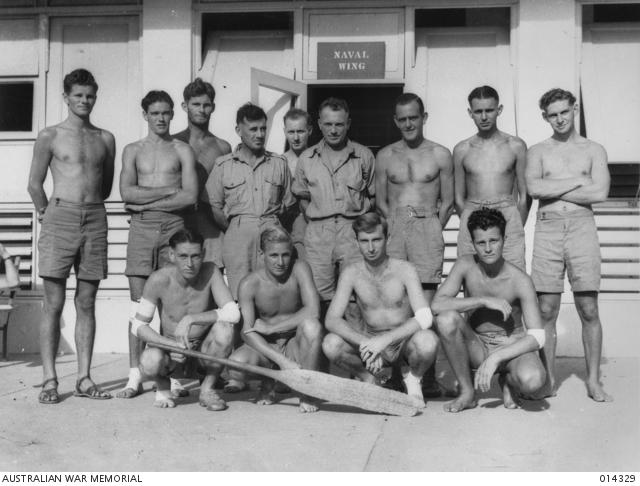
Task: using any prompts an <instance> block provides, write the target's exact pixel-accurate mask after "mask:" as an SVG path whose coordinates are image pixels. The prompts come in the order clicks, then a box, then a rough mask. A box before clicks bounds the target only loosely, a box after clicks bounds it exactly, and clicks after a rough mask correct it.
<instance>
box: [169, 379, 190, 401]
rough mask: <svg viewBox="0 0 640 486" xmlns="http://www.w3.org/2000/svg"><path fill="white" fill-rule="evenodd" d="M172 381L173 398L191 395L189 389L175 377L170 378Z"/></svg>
mask: <svg viewBox="0 0 640 486" xmlns="http://www.w3.org/2000/svg"><path fill="white" fill-rule="evenodd" d="M169 380H170V381H171V396H172V397H173V398H185V397H188V396H189V390H187V389H185V388H184V387H183V386H182V383H180V382H179V381H178V380H176V379H175V378H169Z"/></svg>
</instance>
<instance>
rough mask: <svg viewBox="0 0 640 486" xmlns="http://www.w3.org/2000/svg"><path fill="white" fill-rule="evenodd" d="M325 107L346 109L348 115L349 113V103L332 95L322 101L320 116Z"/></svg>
mask: <svg viewBox="0 0 640 486" xmlns="http://www.w3.org/2000/svg"><path fill="white" fill-rule="evenodd" d="M325 108H329V109H330V110H331V111H340V110H342V111H344V112H345V113H346V114H347V115H349V105H348V104H347V102H346V101H345V100H343V99H342V98H334V97H330V98H327V99H326V100H324V101H323V102H322V103H320V107H319V108H318V116H319V115H320V113H322V110H324V109H325Z"/></svg>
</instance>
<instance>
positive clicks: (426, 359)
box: [322, 213, 438, 403]
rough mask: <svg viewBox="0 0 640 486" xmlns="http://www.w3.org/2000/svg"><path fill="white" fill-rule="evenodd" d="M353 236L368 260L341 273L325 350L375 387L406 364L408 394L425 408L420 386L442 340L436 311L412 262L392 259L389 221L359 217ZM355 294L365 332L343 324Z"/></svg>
mask: <svg viewBox="0 0 640 486" xmlns="http://www.w3.org/2000/svg"><path fill="white" fill-rule="evenodd" d="M353 231H354V232H355V236H356V239H357V242H358V247H359V249H360V253H362V256H363V257H364V261H362V262H357V263H353V264H351V265H349V266H348V267H346V268H345V269H344V270H343V272H342V273H341V274H340V278H339V279H338V287H337V290H336V294H335V297H334V298H333V300H332V302H331V305H330V306H329V310H328V311H327V318H326V326H327V329H328V330H329V331H330V334H328V335H327V336H326V337H325V339H324V342H323V343H322V349H323V350H324V353H325V354H326V355H327V357H328V358H329V360H330V361H331V362H332V363H334V364H335V365H337V366H339V367H341V368H344V369H346V370H348V371H350V372H351V373H353V374H354V375H355V376H356V377H358V378H359V379H361V380H362V381H364V382H368V383H376V381H377V378H376V377H377V375H379V373H380V372H381V371H382V368H383V367H385V366H391V365H393V364H395V363H399V364H401V365H404V366H403V367H402V376H403V381H404V385H405V387H406V391H407V394H409V395H411V396H412V397H414V398H417V399H418V400H420V401H421V402H423V403H424V398H423V395H422V389H421V384H420V382H421V380H422V375H424V373H425V371H426V370H427V368H428V367H429V366H431V364H432V363H433V361H434V360H435V358H436V353H437V349H438V338H437V337H436V335H435V334H434V332H433V331H432V330H431V329H429V327H430V326H431V321H432V318H431V311H430V309H429V306H428V304H427V301H426V300H425V298H424V293H423V291H422V285H421V283H420V278H419V277H418V273H417V271H416V269H415V267H414V266H413V265H412V264H411V263H409V262H406V261H403V260H397V259H395V258H389V256H388V255H387V222H386V220H385V219H384V218H383V217H382V216H380V215H379V214H377V213H366V214H363V215H361V216H358V218H357V219H356V220H355V221H354V222H353ZM352 294H355V297H356V303H357V304H358V307H359V308H360V311H361V312H362V317H363V320H364V329H355V328H354V327H352V326H351V325H349V323H347V321H346V320H345V319H344V312H345V310H346V309H347V305H348V303H349V299H350V298H351V295H352Z"/></svg>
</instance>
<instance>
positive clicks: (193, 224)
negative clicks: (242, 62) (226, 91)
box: [174, 78, 231, 267]
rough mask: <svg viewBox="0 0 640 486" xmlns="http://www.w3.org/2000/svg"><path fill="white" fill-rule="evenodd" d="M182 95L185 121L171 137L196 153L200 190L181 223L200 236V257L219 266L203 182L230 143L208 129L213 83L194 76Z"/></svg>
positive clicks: (217, 236) (217, 238) (217, 235)
mask: <svg viewBox="0 0 640 486" xmlns="http://www.w3.org/2000/svg"><path fill="white" fill-rule="evenodd" d="M183 97H184V101H183V102H182V109H183V110H184V111H185V112H186V113H187V123H188V125H187V128H186V129H184V130H183V131H181V132H180V133H177V134H175V135H174V137H175V138H177V139H178V140H182V141H183V142H184V143H188V144H189V145H190V146H191V148H192V149H193V151H194V152H195V154H196V171H197V173H198V188H199V191H200V196H199V198H198V204H197V208H196V210H195V211H193V212H191V213H189V214H188V215H187V216H186V217H185V224H186V226H187V227H189V228H194V229H197V230H198V232H199V233H200V234H201V235H202V236H204V261H205V262H214V263H215V264H216V265H218V266H219V267H222V232H221V230H220V228H219V227H218V225H217V224H216V222H215V221H214V219H213V214H212V212H211V206H209V195H208V194H207V192H206V190H205V184H206V183H207V179H208V178H209V174H210V173H211V169H213V164H214V162H215V161H216V159H217V158H218V157H220V156H222V155H226V154H228V153H230V152H231V145H229V143H228V142H226V141H225V140H222V139H221V138H219V137H216V136H215V135H214V134H213V133H211V132H210V131H209V120H210V119H211V114H212V113H213V111H214V110H215V107H216V105H215V103H214V100H215V98H216V91H215V90H214V89H213V86H211V84H209V83H207V82H205V81H203V80H202V79H200V78H196V79H195V80H193V82H191V83H189V84H188V85H187V86H186V87H185V88H184V92H183Z"/></svg>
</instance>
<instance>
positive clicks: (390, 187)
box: [376, 93, 453, 398]
mask: <svg viewBox="0 0 640 486" xmlns="http://www.w3.org/2000/svg"><path fill="white" fill-rule="evenodd" d="M427 116H428V115H427V113H426V112H425V110H424V104H423V102H422V100H421V99H420V97H418V96H417V95H415V94H413V93H404V94H402V95H400V96H399V97H398V99H397V100H396V106H395V115H394V117H393V119H394V121H395V124H396V126H397V127H398V130H400V134H401V135H402V140H400V141H398V142H396V143H393V144H391V145H388V146H387V147H384V148H383V149H382V150H380V152H378V156H377V157H376V207H377V208H378V209H379V210H380V212H382V214H383V215H384V216H385V217H386V218H387V219H388V220H389V222H390V230H389V243H388V252H389V256H391V257H392V258H398V259H401V260H407V261H409V262H411V263H413V265H414V266H415V267H416V270H417V271H418V276H419V277H420V282H422V289H423V291H424V296H425V298H426V299H427V303H428V304H431V300H432V299H433V295H434V294H435V292H436V289H437V288H438V284H439V283H440V279H441V277H442V263H443V261H444V239H443V237H442V229H443V228H444V227H445V226H446V224H447V221H448V220H449V217H450V216H451V212H452V210H453V163H452V162H451V152H449V150H448V149H447V148H445V147H443V146H442V145H440V144H437V143H435V142H432V141H431V140H427V139H425V138H424V134H423V127H424V124H425V123H426V121H427ZM395 381H398V380H397V377H396V380H395ZM424 381H425V383H424V384H423V393H424V394H425V396H427V397H431V398H434V397H438V396H440V394H441V390H440V387H439V385H438V383H437V382H436V378H435V367H431V368H429V370H428V372H427V374H426V375H425V378H424Z"/></svg>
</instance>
